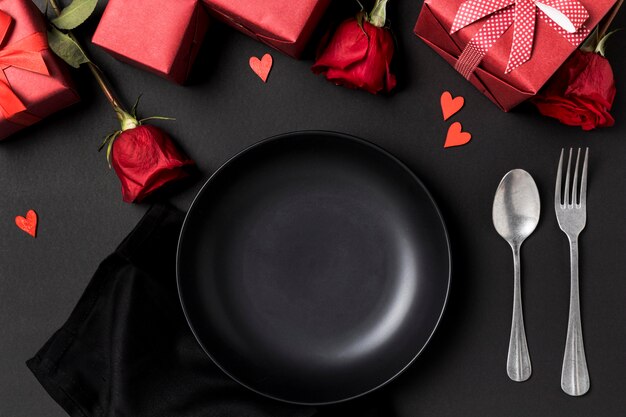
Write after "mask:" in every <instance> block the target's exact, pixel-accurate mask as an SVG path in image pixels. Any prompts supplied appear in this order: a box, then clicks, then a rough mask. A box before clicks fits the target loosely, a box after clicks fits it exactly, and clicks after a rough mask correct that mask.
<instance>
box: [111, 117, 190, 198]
mask: <svg viewBox="0 0 626 417" xmlns="http://www.w3.org/2000/svg"><path fill="white" fill-rule="evenodd" d="M193 163H194V162H193V161H192V160H191V159H189V158H188V157H186V156H185V155H183V154H182V153H181V152H180V151H179V150H178V149H177V148H176V147H175V146H174V144H173V143H172V141H171V140H170V138H169V137H168V136H167V135H166V134H165V132H163V131H162V130H161V129H159V128H157V127H154V126H150V125H139V126H137V127H135V128H132V129H128V130H124V131H122V132H121V133H120V134H119V136H117V137H116V138H115V141H114V142H113V144H112V149H111V165H112V166H113V169H115V173H116V174H117V176H118V177H119V179H120V182H121V183H122V198H123V199H124V201H126V202H127V203H138V202H140V201H141V200H143V199H144V198H145V197H146V196H148V195H149V194H151V193H152V192H153V191H155V190H157V189H158V188H160V187H161V186H163V185H165V184H166V183H169V182H172V181H174V180H177V179H180V178H184V177H186V176H187V175H188V174H187V172H186V171H185V170H184V169H183V167H184V166H186V165H193Z"/></svg>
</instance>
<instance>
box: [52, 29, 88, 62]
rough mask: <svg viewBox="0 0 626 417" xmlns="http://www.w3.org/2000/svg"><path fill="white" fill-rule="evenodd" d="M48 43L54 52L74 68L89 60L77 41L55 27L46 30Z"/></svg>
mask: <svg viewBox="0 0 626 417" xmlns="http://www.w3.org/2000/svg"><path fill="white" fill-rule="evenodd" d="M48 44H49V45H50V49H52V51H53V52H54V53H55V54H57V55H58V56H59V57H60V58H61V59H62V60H63V61H65V62H67V63H68V64H69V65H71V66H72V67H74V68H78V67H80V65H81V64H85V63H87V62H89V58H87V55H86V54H85V51H83V50H82V49H81V47H80V46H79V45H78V43H76V41H74V40H73V39H72V38H71V37H70V36H69V35H67V34H65V33H63V32H61V31H60V30H58V29H57V28H55V27H51V28H50V29H49V30H48Z"/></svg>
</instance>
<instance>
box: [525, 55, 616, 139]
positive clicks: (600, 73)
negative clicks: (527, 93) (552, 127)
mask: <svg viewBox="0 0 626 417" xmlns="http://www.w3.org/2000/svg"><path fill="white" fill-rule="evenodd" d="M614 98H615V81H614V79H613V70H612V69H611V64H610V63H609V61H608V60H607V59H606V58H605V57H603V56H601V55H599V54H597V53H595V52H586V51H581V50H579V49H577V50H576V51H575V52H574V54H573V55H572V56H571V57H570V58H569V59H568V60H567V61H565V63H564V64H563V66H562V67H561V68H559V70H558V71H557V72H556V73H555V74H554V76H553V77H552V78H551V79H550V81H548V83H547V84H546V86H545V87H544V88H543V89H542V90H541V91H540V92H539V93H538V94H537V95H536V96H535V97H534V98H533V99H532V103H533V104H534V105H535V106H536V107H537V109H538V110H539V112H540V113H541V114H543V115H545V116H549V117H554V118H556V119H558V120H559V121H560V122H561V123H564V124H566V125H570V126H580V127H582V129H583V130H591V129H594V128H596V127H605V126H606V127H608V126H613V124H614V123H615V119H613V117H612V116H611V114H610V113H609V112H610V110H611V107H612V106H613V100H614Z"/></svg>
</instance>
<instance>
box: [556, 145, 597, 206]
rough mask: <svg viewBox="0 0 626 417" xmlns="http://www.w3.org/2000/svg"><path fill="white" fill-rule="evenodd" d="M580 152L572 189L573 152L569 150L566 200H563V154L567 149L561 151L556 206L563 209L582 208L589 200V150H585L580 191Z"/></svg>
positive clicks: (557, 175)
mask: <svg viewBox="0 0 626 417" xmlns="http://www.w3.org/2000/svg"><path fill="white" fill-rule="evenodd" d="M580 151H581V148H578V153H577V156H576V165H575V167H574V179H573V184H572V186H571V187H570V169H571V165H572V153H573V150H572V148H570V150H569V159H568V160H567V173H566V175H565V186H564V198H561V189H562V188H563V183H562V172H563V153H564V152H565V149H561V158H560V159H559V169H558V171H557V173H556V191H555V193H554V204H555V205H557V206H560V207H561V208H573V207H581V206H582V205H585V202H586V198H587V160H588V159H589V148H586V149H585V161H584V162H583V168H582V177H581V180H580V190H578V166H579V165H580Z"/></svg>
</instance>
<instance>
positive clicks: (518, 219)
mask: <svg viewBox="0 0 626 417" xmlns="http://www.w3.org/2000/svg"><path fill="white" fill-rule="evenodd" d="M540 210H541V204H540V200H539V191H538V190H537V185H536V184H535V181H534V180H533V177H531V175H530V174H529V173H528V172H526V171H524V170H523V169H514V170H512V171H509V172H508V173H507V174H506V175H505V176H504V178H502V181H500V185H499V186H498V189H497V191H496V196H495V198H494V201H493V212H492V214H493V225H494V226H495V228H496V231H497V232H498V233H499V234H500V236H502V237H503V238H504V240H506V241H507V242H509V243H510V244H511V245H518V246H519V245H521V244H522V242H523V241H524V240H526V238H527V237H528V236H530V234H531V233H532V232H533V231H534V230H535V228H536V227H537V224H538V223H539V212H540Z"/></svg>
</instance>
